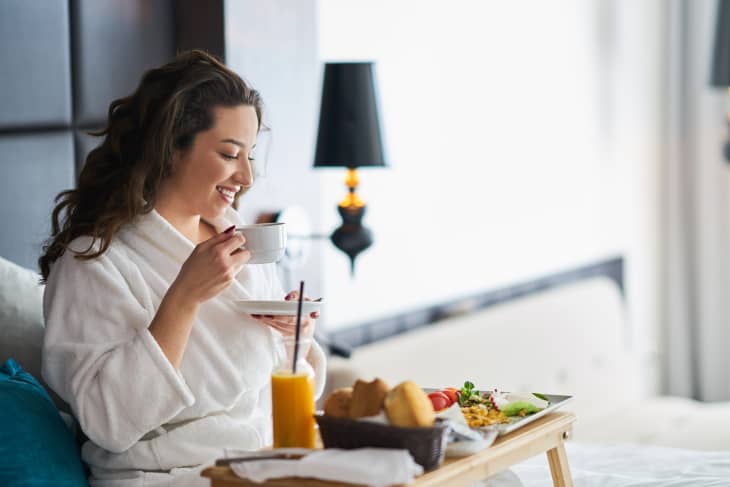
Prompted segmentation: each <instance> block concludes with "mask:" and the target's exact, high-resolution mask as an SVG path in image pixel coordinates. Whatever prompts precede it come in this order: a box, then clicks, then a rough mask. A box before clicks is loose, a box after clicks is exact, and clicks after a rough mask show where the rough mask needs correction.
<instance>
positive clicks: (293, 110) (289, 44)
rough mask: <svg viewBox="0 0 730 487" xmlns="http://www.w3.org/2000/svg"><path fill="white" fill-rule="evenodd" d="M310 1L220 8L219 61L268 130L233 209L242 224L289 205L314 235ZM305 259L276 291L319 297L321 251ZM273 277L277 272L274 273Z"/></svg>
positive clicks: (238, 1)
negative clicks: (257, 106)
mask: <svg viewBox="0 0 730 487" xmlns="http://www.w3.org/2000/svg"><path fill="white" fill-rule="evenodd" d="M316 11H317V9H316V0H296V1H291V0H267V1H266V2H261V1H259V0H229V1H226V2H225V41H226V62H227V64H228V65H229V66H231V67H232V68H233V69H234V70H235V71H236V72H238V73H240V74H241V76H243V77H244V78H245V79H246V80H248V81H249V82H250V83H251V84H252V85H253V86H254V87H255V88H256V89H258V90H259V91H260V92H261V94H262V96H263V99H264V103H265V107H264V122H265V124H266V125H268V126H269V127H270V128H271V131H270V132H269V133H262V134H261V135H260V136H259V139H258V141H257V146H258V148H257V151H256V159H257V161H256V164H257V165H258V166H260V167H261V166H265V167H261V169H262V171H261V174H258V175H257V178H256V182H255V184H254V186H253V188H252V189H251V191H249V193H247V194H246V195H245V196H244V197H243V198H242V199H241V202H240V208H239V210H240V212H241V214H242V215H243V217H244V218H245V219H246V220H247V221H250V222H253V221H254V220H255V219H256V218H257V217H258V216H259V215H260V214H261V213H268V212H278V211H280V210H282V209H284V208H287V207H289V206H292V205H295V206H298V207H300V208H301V209H302V210H303V213H304V215H305V217H306V216H308V217H309V220H310V223H311V225H312V226H313V227H314V228H318V227H320V226H321V223H320V217H319V208H320V206H321V203H320V191H319V184H320V179H319V177H318V175H317V174H316V173H315V172H314V171H313V170H312V160H313V159H312V154H313V147H314V140H315V137H316V131H317V125H316V124H317V113H318V110H319V100H318V91H319V89H320V88H319V85H318V82H319V70H320V69H319V60H318V58H317V13H316ZM307 257H308V258H307V259H306V261H305V262H303V263H302V265H300V266H298V267H296V268H294V269H293V270H291V272H289V273H286V272H282V280H283V281H284V286H285V287H287V288H288V289H298V287H299V286H298V282H299V280H300V279H304V280H305V281H306V284H307V285H306V288H305V293H306V294H309V295H310V296H321V295H322V289H321V278H322V272H321V262H322V259H321V246H318V245H310V246H309V251H308V256H307ZM280 270H281V268H280Z"/></svg>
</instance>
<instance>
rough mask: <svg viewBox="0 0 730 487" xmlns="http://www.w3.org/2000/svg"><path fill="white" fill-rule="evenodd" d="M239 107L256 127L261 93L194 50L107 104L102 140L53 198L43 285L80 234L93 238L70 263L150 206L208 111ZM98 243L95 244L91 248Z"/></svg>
mask: <svg viewBox="0 0 730 487" xmlns="http://www.w3.org/2000/svg"><path fill="white" fill-rule="evenodd" d="M239 105H248V106H252V107H253V108H254V109H255V110H256V116H257V117H258V121H259V130H260V129H261V127H262V121H261V116H262V110H263V106H262V100H261V96H260V95H259V93H258V92H257V91H256V90H254V89H252V88H251V87H250V86H248V85H247V84H246V83H245V82H244V81H243V80H242V79H241V78H240V77H239V76H238V75H237V74H236V73H234V72H233V71H231V70H230V69H228V68H227V67H226V66H225V65H224V64H223V63H222V62H221V61H219V60H218V59H216V58H215V57H213V56H211V55H210V54H207V53H205V52H203V51H198V50H194V51H188V52H184V53H181V54H179V55H178V56H177V57H176V58H175V59H173V60H172V61H171V62H169V63H168V64H165V65H164V66H161V67H159V68H155V69H152V70H150V71H147V73H145V75H144V76H143V77H142V81H141V82H140V84H139V86H138V87H137V89H136V90H135V91H134V93H132V94H131V95H130V96H128V97H126V98H120V99H119V100H115V101H113V102H112V103H111V105H110V106H109V120H108V122H107V124H106V128H105V129H103V130H101V131H99V132H92V133H91V135H96V136H104V140H103V142H102V143H101V145H99V146H98V147H97V148H95V149H94V150H92V151H91V152H90V153H89V155H88V157H87V158H86V162H85V164H84V167H83V169H82V170H81V173H80V174H79V180H78V184H77V187H76V188H75V189H69V190H66V191H62V192H61V193H59V194H58V196H56V199H55V202H56V206H55V208H54V209H53V213H52V215H51V220H52V231H51V236H50V238H49V239H48V240H47V241H46V243H45V245H44V246H43V253H42V255H41V257H40V258H39V259H38V265H39V266H40V270H41V276H42V280H43V281H44V282H45V280H46V279H47V278H48V274H49V272H50V267H51V264H53V262H55V261H56V259H58V258H59V257H61V256H62V255H63V254H64V252H66V250H67V249H68V247H69V244H70V243H71V242H72V241H73V240H74V239H75V238H77V237H79V236H82V235H88V236H91V237H93V240H92V243H91V245H90V246H89V247H88V248H87V249H86V250H84V251H82V252H78V253H76V254H77V255H76V256H75V257H76V258H80V259H93V258H96V257H98V256H100V255H101V254H103V253H104V252H106V250H107V249H108V248H109V245H110V244H111V241H112V239H113V238H114V236H115V235H116V233H117V232H118V231H119V229H120V228H121V227H122V226H123V225H124V224H126V223H129V222H131V221H132V220H133V219H134V218H135V217H136V216H138V215H141V214H144V213H149V212H150V211H152V209H153V208H154V207H155V203H156V201H157V195H158V191H159V188H160V183H161V182H162V181H163V180H164V179H165V178H167V177H168V176H170V175H171V174H172V173H173V171H174V170H175V168H174V167H173V157H172V156H173V153H174V152H175V151H186V150H188V149H189V148H190V147H191V146H192V144H193V141H194V139H195V135H196V134H197V133H198V132H202V131H205V130H208V129H209V128H211V127H212V126H213V123H214V122H215V120H214V119H213V108H214V107H217V106H226V107H233V106H239ZM237 203H238V196H237V197H236V201H235V202H234V205H235V204H237ZM97 240H99V242H100V247H99V249H98V250H97V251H92V249H93V248H94V244H95V243H96V241H97Z"/></svg>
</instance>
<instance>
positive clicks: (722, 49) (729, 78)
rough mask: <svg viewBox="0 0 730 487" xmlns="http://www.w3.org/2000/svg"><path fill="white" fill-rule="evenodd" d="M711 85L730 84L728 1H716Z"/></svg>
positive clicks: (729, 11)
mask: <svg viewBox="0 0 730 487" xmlns="http://www.w3.org/2000/svg"><path fill="white" fill-rule="evenodd" d="M711 83H712V86H721V87H728V86H730V1H729V0H720V1H719V2H718V3H717V25H716V27H715V49H714V51H713V59H712V81H711Z"/></svg>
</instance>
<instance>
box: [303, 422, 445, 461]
mask: <svg viewBox="0 0 730 487" xmlns="http://www.w3.org/2000/svg"><path fill="white" fill-rule="evenodd" d="M314 417H315V419H316V420H317V424H318V425H319V434H320V436H321V438H322V443H323V444H324V447H325V448H342V449H345V450H350V449H353V448H364V447H377V448H404V449H406V450H408V451H409V452H410V454H411V456H413V459H414V460H415V461H416V463H418V464H419V465H421V466H422V467H423V468H424V470H433V469H434V468H436V467H438V466H439V465H441V462H442V461H443V460H444V454H445V453H446V443H447V441H448V439H449V435H448V432H449V424H448V421H446V420H442V419H440V418H437V419H436V423H435V424H434V425H433V426H431V427H426V428H401V427H398V426H390V425H387V424H383V423H375V422H372V421H362V420H354V419H347V418H337V417H334V416H327V415H324V414H316V415H315V416H314Z"/></svg>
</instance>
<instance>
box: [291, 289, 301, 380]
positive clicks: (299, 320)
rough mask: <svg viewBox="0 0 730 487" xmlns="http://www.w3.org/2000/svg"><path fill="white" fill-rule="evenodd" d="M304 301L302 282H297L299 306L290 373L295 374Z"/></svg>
mask: <svg viewBox="0 0 730 487" xmlns="http://www.w3.org/2000/svg"><path fill="white" fill-rule="evenodd" d="M303 299H304V281H299V305H298V306H297V331H296V335H295V338H294V365H293V366H292V373H293V374H296V373H297V356H298V355H299V333H300V332H301V329H302V300H303Z"/></svg>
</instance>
